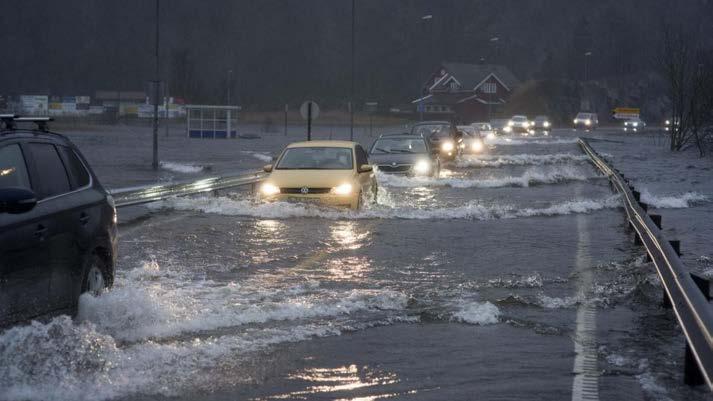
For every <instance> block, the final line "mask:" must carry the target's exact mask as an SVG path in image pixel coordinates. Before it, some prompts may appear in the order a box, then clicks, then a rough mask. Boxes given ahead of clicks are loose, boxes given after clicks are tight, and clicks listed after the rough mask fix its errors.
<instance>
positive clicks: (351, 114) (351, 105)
mask: <svg viewBox="0 0 713 401" xmlns="http://www.w3.org/2000/svg"><path fill="white" fill-rule="evenodd" d="M355 11H356V0H352V52H351V53H352V57H351V63H352V77H351V78H352V85H351V95H350V99H349V140H350V141H353V140H354V73H355V71H354V43H355V40H354V39H355V38H354V24H355V19H356V18H355V17H356V16H355Z"/></svg>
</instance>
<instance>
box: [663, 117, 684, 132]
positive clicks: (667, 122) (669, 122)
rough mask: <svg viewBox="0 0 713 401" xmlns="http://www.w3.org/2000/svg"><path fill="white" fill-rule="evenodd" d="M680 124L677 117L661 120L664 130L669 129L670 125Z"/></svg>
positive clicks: (676, 125)
mask: <svg viewBox="0 0 713 401" xmlns="http://www.w3.org/2000/svg"><path fill="white" fill-rule="evenodd" d="M679 125H681V121H679V119H678V118H669V119H666V120H665V121H664V122H663V127H664V130H665V131H671V127H672V126H674V127H678V126H679Z"/></svg>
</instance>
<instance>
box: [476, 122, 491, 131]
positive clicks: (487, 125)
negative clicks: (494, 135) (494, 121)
mask: <svg viewBox="0 0 713 401" xmlns="http://www.w3.org/2000/svg"><path fill="white" fill-rule="evenodd" d="M476 128H477V129H479V130H484V131H487V130H489V129H490V124H478V125H476Z"/></svg>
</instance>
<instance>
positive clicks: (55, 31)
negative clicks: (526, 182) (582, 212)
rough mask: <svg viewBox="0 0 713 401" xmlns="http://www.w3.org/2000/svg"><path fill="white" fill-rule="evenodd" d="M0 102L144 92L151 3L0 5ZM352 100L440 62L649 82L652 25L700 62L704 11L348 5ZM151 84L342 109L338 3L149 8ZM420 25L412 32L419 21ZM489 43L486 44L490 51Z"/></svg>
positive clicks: (346, 61)
mask: <svg viewBox="0 0 713 401" xmlns="http://www.w3.org/2000/svg"><path fill="white" fill-rule="evenodd" d="M1 4H2V8H1V9H2V13H0V38H1V39H0V40H1V41H2V42H1V44H2V48H3V49H4V50H5V51H4V56H3V62H2V63H1V64H0V94H13V93H14V94H19V93H39V92H47V91H49V92H50V93H52V94H58V95H62V94H64V95H78V94H89V95H93V93H94V91H95V90H97V89H121V90H136V89H139V90H142V89H144V88H145V85H146V84H145V82H146V81H147V80H150V79H153V70H154V59H153V52H154V47H153V46H154V29H155V25H154V22H155V20H154V18H155V17H154V4H155V3H154V1H151V0H122V1H119V0H116V1H109V0H64V1H62V0H58V1H46V0H2V2H1ZM356 6H357V12H356V55H357V56H356V57H357V68H356V81H357V85H356V86H357V93H358V97H359V98H360V99H362V100H369V99H372V100H379V101H381V102H382V103H399V102H404V101H407V100H408V99H409V98H411V96H412V95H413V94H414V92H416V91H417V90H418V87H419V81H420V79H421V77H422V76H423V75H424V74H425V71H426V70H427V69H430V68H432V67H433V66H434V65H435V64H437V63H438V62H440V61H443V60H449V61H462V62H474V63H475V62H479V60H481V59H482V60H484V61H486V62H490V63H503V64H506V65H508V66H509V67H510V68H511V69H512V70H513V71H514V72H515V73H516V75H518V76H519V77H520V78H521V79H522V80H527V79H542V78H549V79H580V78H581V75H582V73H583V67H582V65H583V61H582V57H583V56H582V54H583V52H584V51H592V53H593V56H592V58H591V69H590V72H591V74H592V76H593V77H595V78H600V79H609V78H612V77H641V76H645V75H646V74H648V73H650V72H655V71H656V66H655V65H654V64H655V63H654V59H655V55H656V52H657V51H658V48H659V44H658V39H659V35H660V30H661V27H662V25H663V24H672V25H676V26H682V27H684V28H685V29H686V30H689V31H690V33H691V35H692V37H693V38H695V39H696V40H698V41H700V43H701V45H702V46H704V47H706V48H708V49H710V45H711V38H713V24H711V22H710V21H713V5H712V4H711V2H710V1H706V0H685V1H664V0H629V1H622V0H599V1H591V0H527V1H526V0H520V1H516V0H491V1H473V0H471V1H465V0H429V1H427V0H356ZM160 14H161V24H160V27H161V42H160V43H161V51H160V54H161V78H162V79H163V80H165V81H167V82H168V87H169V88H170V91H171V94H173V95H176V96H185V97H188V98H189V99H191V100H194V101H206V102H216V101H221V100H224V98H225V95H226V89H225V88H226V86H227V85H228V77H229V74H228V71H229V70H232V71H233V74H232V80H231V82H230V85H231V86H232V87H233V93H234V94H235V95H234V96H236V97H237V99H238V101H239V102H240V103H241V104H243V105H245V106H248V107H249V106H251V105H255V106H259V107H263V108H271V107H279V105H281V104H284V103H285V102H296V101H299V100H301V99H304V98H306V97H313V98H319V99H323V101H324V102H326V103H327V104H333V105H339V104H341V103H342V102H345V101H346V98H347V97H348V93H349V85H350V38H351V35H350V32H351V29H350V28H351V0H260V1H255V0H243V1H235V0H233V1H229V0H201V1H198V0H163V1H162V2H161V12H160ZM425 14H432V15H433V19H432V20H430V21H429V22H425V23H424V22H423V20H422V19H421V16H423V15H425ZM493 37H498V38H499V40H498V41H497V42H493V41H491V40H490V39H491V38H493Z"/></svg>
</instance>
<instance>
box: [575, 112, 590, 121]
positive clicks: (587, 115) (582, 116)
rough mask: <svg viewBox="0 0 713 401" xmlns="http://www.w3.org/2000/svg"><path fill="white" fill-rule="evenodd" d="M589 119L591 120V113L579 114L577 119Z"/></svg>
mask: <svg viewBox="0 0 713 401" xmlns="http://www.w3.org/2000/svg"><path fill="white" fill-rule="evenodd" d="M588 118H591V114H589V113H579V114H577V119H578V120H586V119H588Z"/></svg>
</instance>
